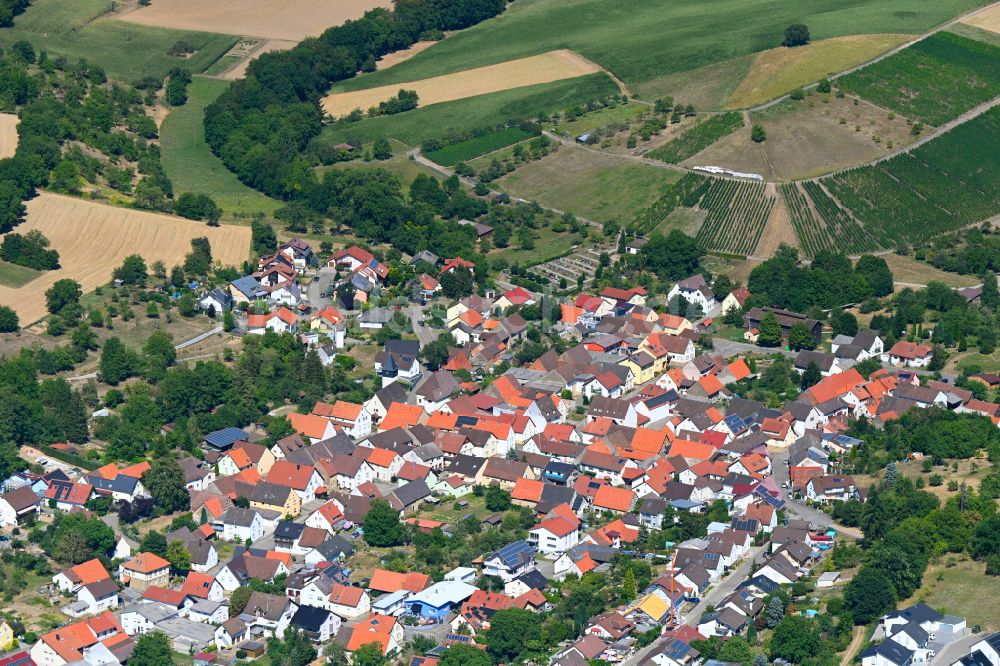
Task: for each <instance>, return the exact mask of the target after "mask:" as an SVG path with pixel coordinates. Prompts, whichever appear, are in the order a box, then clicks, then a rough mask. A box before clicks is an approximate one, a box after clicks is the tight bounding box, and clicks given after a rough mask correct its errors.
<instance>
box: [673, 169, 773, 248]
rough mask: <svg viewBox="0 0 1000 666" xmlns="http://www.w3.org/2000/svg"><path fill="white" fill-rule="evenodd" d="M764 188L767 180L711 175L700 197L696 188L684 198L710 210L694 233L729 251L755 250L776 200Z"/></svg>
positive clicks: (704, 241)
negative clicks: (749, 180)
mask: <svg viewBox="0 0 1000 666" xmlns="http://www.w3.org/2000/svg"><path fill="white" fill-rule="evenodd" d="M765 189H766V185H764V183H752V182H745V181H738V180H723V179H721V178H710V179H709V186H708V187H707V188H699V190H703V191H702V193H701V197H700V199H698V200H695V199H694V197H695V196H696V195H697V194H698V193H697V192H696V193H692V195H691V196H689V197H688V198H687V199H686V200H685V201H684V202H683V203H684V205H685V206H687V207H688V208H693V207H694V206H696V205H697V206H698V207H699V208H701V209H702V210H705V211H707V212H708V216H707V217H706V218H705V222H704V224H702V225H701V229H699V230H698V235H697V236H696V237H695V240H697V241H698V244H699V245H701V246H702V247H703V248H705V249H706V250H715V251H717V252H726V253H729V254H740V255H744V256H746V255H749V254H751V253H753V250H754V248H755V247H757V243H758V242H760V237H761V236H762V235H763V233H764V226H765V225H766V224H767V218H768V216H769V215H770V214H771V209H772V208H773V207H774V202H775V199H774V197H771V196H769V195H768V194H767V193H766V192H765Z"/></svg>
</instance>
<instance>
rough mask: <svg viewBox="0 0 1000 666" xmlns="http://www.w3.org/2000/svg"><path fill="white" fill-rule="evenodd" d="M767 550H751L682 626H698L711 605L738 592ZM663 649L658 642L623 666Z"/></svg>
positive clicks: (704, 598) (632, 663)
mask: <svg viewBox="0 0 1000 666" xmlns="http://www.w3.org/2000/svg"><path fill="white" fill-rule="evenodd" d="M765 548H767V545H764V546H756V547H754V548H751V549H750V554H749V555H748V556H747V558H746V559H744V560H743V562H741V563H740V565H739V566H738V567H736V568H735V569H733V570H732V571H730V572H729V575H727V576H726V577H725V578H723V579H722V580H720V581H719V582H718V583H716V584H715V585H714V586H713V587H712V588H711V589H709V591H708V592H707V593H706V594H705V596H704V597H702V599H701V601H700V602H699V603H698V605H697V606H695V607H694V608H693V609H691V610H690V611H688V612H687V613H683V614H682V617H681V624H686V625H689V626H692V627H694V626H696V625H697V624H698V621H699V620H700V619H701V616H702V615H704V614H705V611H706V610H707V609H708V606H709V604H711V605H713V606H715V605H717V604H718V603H719V602H720V601H722V600H723V599H724V598H726V597H727V596H729V595H730V594H732V593H733V592H734V591H736V588H737V587H739V585H740V583H742V582H743V581H745V580H746V579H747V577H748V575H749V573H750V567H751V566H752V564H753V562H754V561H755V560H756V559H757V557H758V556H759V555H760V554H761V553H762V552H763V551H764V549H765ZM662 647H663V643H662V641H657V642H655V643H653V644H652V645H648V646H646V647H644V648H643V649H641V650H639V651H637V652H635V653H634V654H632V656H630V657H629V658H628V659H626V660H625V661H623V662H622V665H623V666H634V665H635V664H643V663H644V662H646V659H647V658H649V657H650V656H652V655H653V654H655V653H656V652H657V651H658V650H660V649H661V648H662ZM646 663H649V664H652V663H653V662H651V661H650V662H646Z"/></svg>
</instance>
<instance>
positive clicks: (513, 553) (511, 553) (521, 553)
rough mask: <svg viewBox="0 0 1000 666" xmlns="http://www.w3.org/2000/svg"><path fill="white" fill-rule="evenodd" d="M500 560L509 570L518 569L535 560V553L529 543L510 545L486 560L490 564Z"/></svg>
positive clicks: (516, 542)
mask: <svg viewBox="0 0 1000 666" xmlns="http://www.w3.org/2000/svg"><path fill="white" fill-rule="evenodd" d="M493 558H498V559H499V560H500V561H501V562H502V563H503V564H504V566H506V567H507V568H509V569H517V568H519V567H521V566H524V565H525V564H527V563H528V562H530V561H532V560H534V559H535V551H534V550H533V549H532V548H531V545H530V544H528V542H527V541H515V542H514V543H509V544H507V545H506V546H504V547H503V548H501V549H500V550H498V551H496V552H495V553H493V554H491V555H488V556H487V557H485V558H484V560H483V561H484V562H488V561H489V560H492V559H493Z"/></svg>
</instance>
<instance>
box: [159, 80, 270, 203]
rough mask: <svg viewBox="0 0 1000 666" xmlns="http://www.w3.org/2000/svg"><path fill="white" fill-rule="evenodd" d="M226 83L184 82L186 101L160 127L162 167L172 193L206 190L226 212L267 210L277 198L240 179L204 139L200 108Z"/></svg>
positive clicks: (202, 108) (214, 96)
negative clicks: (172, 189)
mask: <svg viewBox="0 0 1000 666" xmlns="http://www.w3.org/2000/svg"><path fill="white" fill-rule="evenodd" d="M228 85H229V82H228V81H220V80H217V79H206V78H203V77H195V78H194V80H193V81H192V82H191V85H190V86H188V102H187V104H185V105H184V106H181V107H177V108H176V109H174V110H173V111H171V112H170V115H168V116H167V117H166V119H165V120H164V121H163V126H162V127H161V128H160V146H161V160H162V162H163V168H164V169H165V170H166V172H167V175H168V176H169V177H170V180H171V181H173V184H174V194H175V195H180V194H183V193H184V192H193V193H195V194H207V195H209V196H211V197H212V198H213V199H214V200H215V202H216V203H217V204H219V206H221V207H222V209H223V210H224V211H225V212H226V214H227V216H232V215H234V214H236V215H240V216H245V215H249V214H252V213H255V212H259V211H263V212H264V213H266V214H271V213H273V212H274V211H275V210H276V209H277V208H278V207H279V206H281V202H279V201H276V200H274V199H271V198H269V197H266V196H264V195H263V194H261V193H260V192H258V191H256V190H253V189H250V188H249V187H247V186H246V185H244V184H243V183H241V182H240V181H239V179H237V178H236V175H235V174H233V173H232V172H231V171H229V170H228V169H226V167H225V165H223V163H222V160H220V159H219V158H218V157H216V156H215V155H213V154H212V151H211V150H210V149H209V147H208V144H207V143H205V127H204V125H203V124H202V119H203V117H204V113H203V112H204V109H205V107H206V106H208V105H209V104H210V103H211V102H212V101H213V100H215V98H216V97H218V96H219V95H220V94H222V91H223V90H225V89H226V87H227V86H228Z"/></svg>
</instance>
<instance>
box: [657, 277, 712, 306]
mask: <svg viewBox="0 0 1000 666" xmlns="http://www.w3.org/2000/svg"><path fill="white" fill-rule="evenodd" d="M675 296H681V297H683V298H684V300H686V301H687V302H688V303H693V304H695V305H697V306H698V307H700V308H701V311H702V312H704V313H705V314H708V312H709V311H710V310H712V308H714V307H715V304H716V300H715V293H714V292H713V291H712V288H711V287H709V286H708V283H707V282H706V281H705V277H704V276H702V275H692V276H691V277H689V278H685V279H684V280H681V281H680V282H678V283H677V284H675V285H674V286H673V287H672V288H671V289H670V291H669V292H667V302H670V301H671V300H672V299H673V298H674V297H675Z"/></svg>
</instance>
